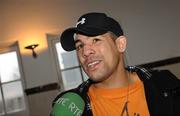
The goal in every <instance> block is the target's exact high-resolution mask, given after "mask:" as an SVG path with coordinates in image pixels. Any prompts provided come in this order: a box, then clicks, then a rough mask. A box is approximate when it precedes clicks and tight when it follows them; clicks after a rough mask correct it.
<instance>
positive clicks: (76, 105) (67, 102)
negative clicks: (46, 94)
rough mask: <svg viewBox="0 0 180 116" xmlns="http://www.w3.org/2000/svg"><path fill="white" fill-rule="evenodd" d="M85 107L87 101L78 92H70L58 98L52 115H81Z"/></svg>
mask: <svg viewBox="0 0 180 116" xmlns="http://www.w3.org/2000/svg"><path fill="white" fill-rule="evenodd" d="M84 107H85V102H84V100H83V99H82V98H81V96H79V95H78V94H76V93H73V92H68V93H65V94H64V95H62V96H61V97H60V98H59V99H58V100H56V102H55V104H54V106H53V108H52V112H51V115H52V116H81V115H82V113H83V110H84Z"/></svg>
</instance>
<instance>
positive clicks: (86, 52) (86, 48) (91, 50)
mask: <svg viewBox="0 0 180 116" xmlns="http://www.w3.org/2000/svg"><path fill="white" fill-rule="evenodd" d="M93 53H95V51H94V48H93V46H92V45H84V47H83V56H84V57H88V56H89V55H91V54H93Z"/></svg>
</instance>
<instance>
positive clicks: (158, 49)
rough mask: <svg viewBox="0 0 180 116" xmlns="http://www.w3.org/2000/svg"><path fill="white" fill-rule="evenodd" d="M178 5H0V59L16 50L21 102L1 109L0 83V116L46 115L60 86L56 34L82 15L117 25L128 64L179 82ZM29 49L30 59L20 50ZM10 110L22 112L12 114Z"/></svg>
mask: <svg viewBox="0 0 180 116" xmlns="http://www.w3.org/2000/svg"><path fill="white" fill-rule="evenodd" d="M179 6H180V1H179V0H136V1H134V0H0V55H3V54H4V53H7V52H9V51H13V50H16V51H17V55H18V56H17V58H18V65H19V67H20V69H19V72H20V73H21V77H20V78H19V82H20V83H22V89H23V93H22V95H24V99H23V100H24V101H25V104H24V105H22V104H21V106H14V107H12V108H9V107H7V106H8V105H6V94H5V92H6V90H9V89H4V88H5V85H6V84H7V83H8V82H6V83H3V81H2V79H1V81H0V87H1V89H0V92H1V97H0V103H1V105H0V107H1V109H3V110H0V115H2V116H16V115H17V116H48V115H49V114H50V110H51V103H52V100H53V99H54V98H55V96H56V95H57V94H58V93H59V92H60V91H63V86H64V85H63V84H64V83H63V79H62V75H63V74H62V73H61V71H64V70H61V68H62V67H61V66H60V65H59V64H58V63H59V62H58V61H59V60H58V59H59V58H58V57H59V56H58V53H57V51H58V50H57V49H56V48H58V47H57V46H56V45H57V43H58V41H59V39H58V38H59V35H60V34H61V32H62V31H63V30H64V29H66V28H68V27H72V26H75V24H76V20H77V19H78V18H79V17H80V16H81V15H82V14H84V13H87V12H104V13H106V14H107V15H109V16H112V17H114V18H115V19H116V20H117V21H119V23H120V24H121V25H122V28H123V29H124V32H125V35H126V36H127V38H128V49H127V51H126V59H125V60H126V62H127V64H128V65H142V66H146V64H149V65H150V66H151V67H150V68H159V69H168V70H170V71H171V72H173V73H174V74H175V75H176V76H178V77H179V78H180V63H179V62H180V13H179V11H180V7H179ZM32 44H38V46H37V47H36V48H35V49H34V51H35V52H36V54H37V57H36V58H34V57H33V56H32V51H31V50H30V49H25V47H26V46H29V45H32ZM14 46H15V47H14ZM67 56H68V55H67ZM64 58H66V57H64ZM67 59H68V57H67V58H66V60H67ZM0 65H1V64H0ZM76 67H78V66H76ZM0 77H1V78H2V75H1V76H0ZM83 80H85V79H84V78H83V79H82V80H81V81H83ZM11 82H14V81H11ZM78 83H79V82H78ZM3 87H4V88H3ZM6 88H8V87H7V86H6ZM9 88H11V87H9ZM13 89H14V90H13V91H14V92H16V90H18V89H16V86H14V88H13ZM10 93H11V92H10ZM7 95H9V94H7ZM17 102H18V101H17ZM13 104H16V103H13ZM9 106H11V105H9ZM15 107H18V108H20V109H21V108H22V107H25V108H24V109H23V110H13V108H15ZM11 110H12V112H11Z"/></svg>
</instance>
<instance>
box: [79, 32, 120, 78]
mask: <svg viewBox="0 0 180 116" xmlns="http://www.w3.org/2000/svg"><path fill="white" fill-rule="evenodd" d="M75 45H76V51H77V55H78V58H79V61H80V63H81V65H82V67H83V69H84V71H85V72H86V73H87V75H88V76H89V78H90V79H92V80H93V81H96V82H102V81H104V80H106V79H108V78H111V77H112V75H113V74H114V73H116V72H117V67H118V65H119V63H120V59H121V58H120V52H119V51H118V49H117V46H116V43H115V41H114V40H113V39H112V38H111V36H110V34H109V33H105V34H103V35H99V36H94V37H88V36H85V35H81V34H77V35H76V39H75Z"/></svg>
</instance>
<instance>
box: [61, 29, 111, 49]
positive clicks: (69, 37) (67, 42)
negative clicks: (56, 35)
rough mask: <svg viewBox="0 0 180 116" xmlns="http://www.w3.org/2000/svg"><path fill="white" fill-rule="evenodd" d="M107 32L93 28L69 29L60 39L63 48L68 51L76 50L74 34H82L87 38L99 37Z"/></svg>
mask: <svg viewBox="0 0 180 116" xmlns="http://www.w3.org/2000/svg"><path fill="white" fill-rule="evenodd" d="M106 32H107V30H104V29H99V28H91V27H86V28H75V27H74V28H69V29H66V30H65V31H64V32H63V33H62V35H61V37H60V42H61V46H62V48H63V49H64V50H66V51H72V50H75V49H76V48H75V42H74V33H80V34H83V35H87V36H97V35H101V34H104V33H106Z"/></svg>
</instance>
